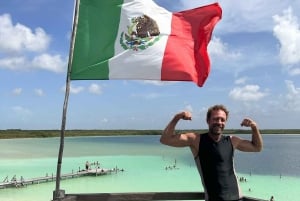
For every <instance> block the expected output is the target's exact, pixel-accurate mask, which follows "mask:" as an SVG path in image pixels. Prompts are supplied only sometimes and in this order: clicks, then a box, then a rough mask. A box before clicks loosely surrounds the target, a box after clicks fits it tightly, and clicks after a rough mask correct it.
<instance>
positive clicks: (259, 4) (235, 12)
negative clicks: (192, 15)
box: [180, 0, 298, 33]
mask: <svg viewBox="0 0 300 201" xmlns="http://www.w3.org/2000/svg"><path fill="white" fill-rule="evenodd" d="M180 2H181V4H182V5H183V6H182V7H183V9H187V8H195V7H198V6H202V5H207V4H210V3H215V2H216V1H215V0H202V1H199V0H189V1H186V0H181V1H180ZM217 2H218V3H219V4H220V6H221V7H222V10H223V14H222V15H223V16H222V19H221V21H220V22H218V24H217V26H216V29H215V30H216V31H220V32H222V33H228V32H230V33H234V32H244V31H245V32H261V31H270V30H271V29H272V18H270V16H272V15H274V14H276V13H278V12H280V11H282V8H287V7H288V6H295V7H296V6H297V4H298V3H297V2H298V1H294V2H291V1H276V4H274V1H273V0H264V1H261V0H251V1H235V2H234V6H233V3H232V1H228V0H218V1H217ZM270 5H272V6H270ZM217 33H218V32H217Z"/></svg>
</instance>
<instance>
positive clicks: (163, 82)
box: [138, 80, 177, 86]
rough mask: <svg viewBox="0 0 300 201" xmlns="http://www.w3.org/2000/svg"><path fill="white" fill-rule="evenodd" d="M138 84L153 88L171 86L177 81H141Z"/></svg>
mask: <svg viewBox="0 0 300 201" xmlns="http://www.w3.org/2000/svg"><path fill="white" fill-rule="evenodd" d="M138 82H142V83H144V84H151V85H155V86H165V85H172V84H175V83H177V81H159V80H143V81H138Z"/></svg>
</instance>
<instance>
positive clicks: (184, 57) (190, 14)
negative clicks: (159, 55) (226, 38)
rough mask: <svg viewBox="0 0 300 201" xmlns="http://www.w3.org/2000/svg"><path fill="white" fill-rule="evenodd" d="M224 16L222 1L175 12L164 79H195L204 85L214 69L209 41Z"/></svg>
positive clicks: (163, 64)
mask: <svg viewBox="0 0 300 201" xmlns="http://www.w3.org/2000/svg"><path fill="white" fill-rule="evenodd" d="M221 16H222V10H221V8H220V7H219V5H218V3H215V4H211V5H208V6H203V7H199V8H195V9H191V10H186V11H182V12H178V13H173V17H172V24H171V34H170V36H169V38H168V42H167V46H166V49H165V53H164V58H163V62H162V72H161V79H162V80H169V81H171V80H177V81H193V82H195V83H196V84H197V85H198V86H203V84H204V82H205V81H206V79H207V77H208V75H209V72H210V61H209V56H208V53H207V45H208V43H209V41H210V38H211V34H212V31H213V29H214V26H215V24H216V23H217V22H218V21H219V20H220V19H221Z"/></svg>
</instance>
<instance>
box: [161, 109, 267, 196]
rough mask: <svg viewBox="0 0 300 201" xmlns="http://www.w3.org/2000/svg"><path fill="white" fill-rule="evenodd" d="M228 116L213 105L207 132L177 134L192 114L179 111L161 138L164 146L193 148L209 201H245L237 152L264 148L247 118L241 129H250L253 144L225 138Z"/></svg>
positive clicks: (250, 120) (255, 150)
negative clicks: (236, 164)
mask: <svg viewBox="0 0 300 201" xmlns="http://www.w3.org/2000/svg"><path fill="white" fill-rule="evenodd" d="M228 114H229V112H228V110H227V109H226V107H225V106H223V105H215V106H212V107H211V108H209V109H208V111H207V116H206V122H207V124H208V128H209V130H208V133H205V134H198V133H182V134H175V127H176V124H177V123H178V121H179V120H181V119H183V120H192V116H191V113H190V112H180V113H178V114H176V115H175V116H174V117H173V119H172V120H171V121H170V123H169V124H168V125H167V127H166V128H165V130H164V131H163V134H162V136H161V138H160V142H161V143H163V144H165V145H169V146H173V147H186V146H189V147H190V149H191V151H192V153H193V155H194V158H195V162H196V165H197V168H198V171H199V173H200V176H201V179H202V184H203V186H204V192H205V200H206V201H242V200H243V199H242V195H241V191H240V188H239V185H238V181H237V177H236V175H235V170H234V164H233V156H234V150H235V149H238V150H240V151H245V152H259V151H261V150H262V147H263V141H262V137H261V134H260V132H259V130H258V126H257V124H256V123H255V122H254V121H253V120H252V119H249V118H245V119H244V120H243V121H242V122H241V126H245V127H250V128H251V130H252V140H251V141H250V140H245V139H242V138H240V137H237V136H224V135H223V130H224V128H225V124H226V121H227V119H228Z"/></svg>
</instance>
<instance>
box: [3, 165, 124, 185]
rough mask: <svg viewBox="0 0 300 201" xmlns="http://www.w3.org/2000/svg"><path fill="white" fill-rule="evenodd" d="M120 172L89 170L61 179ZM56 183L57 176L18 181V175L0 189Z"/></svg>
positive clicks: (73, 173) (68, 174)
mask: <svg viewBox="0 0 300 201" xmlns="http://www.w3.org/2000/svg"><path fill="white" fill-rule="evenodd" d="M119 171H123V170H119V169H118V168H113V169H104V168H93V169H88V170H79V171H76V172H74V171H72V172H71V173H67V174H62V175H61V177H60V178H61V179H62V180H63V179H71V178H77V177H82V176H98V175H106V174H111V173H117V172H119ZM52 181H56V176H55V175H53V174H52V175H48V174H46V176H44V177H35V178H30V179H26V178H23V177H22V176H21V178H20V179H19V180H18V179H17V177H16V175H14V176H13V177H12V179H11V180H8V177H6V178H5V179H4V180H3V181H2V182H1V183H0V189H3V188H11V187H15V188H18V187H25V186H27V185H31V184H39V183H44V182H52Z"/></svg>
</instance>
